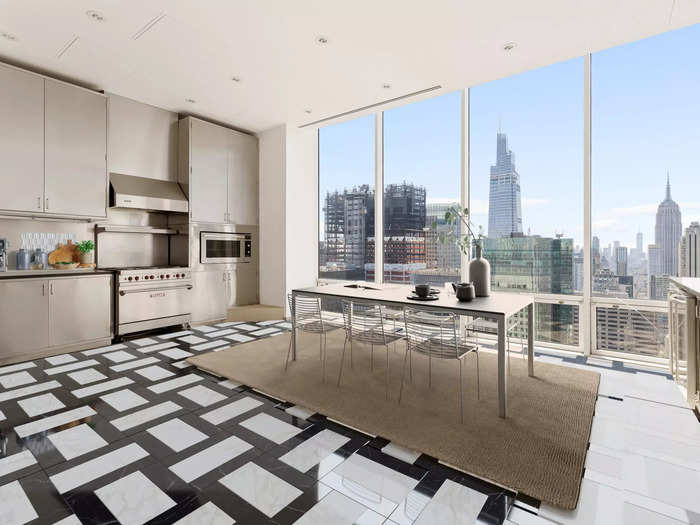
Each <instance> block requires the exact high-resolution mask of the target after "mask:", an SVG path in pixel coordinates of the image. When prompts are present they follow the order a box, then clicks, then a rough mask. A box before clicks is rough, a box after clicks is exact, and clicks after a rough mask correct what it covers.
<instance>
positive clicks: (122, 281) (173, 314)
mask: <svg viewBox="0 0 700 525" xmlns="http://www.w3.org/2000/svg"><path fill="white" fill-rule="evenodd" d="M113 271H114V272H115V279H114V280H115V287H114V289H115V295H114V297H115V300H114V303H115V308H114V311H115V315H114V333H115V335H116V336H117V337H121V336H123V335H126V334H131V333H134V332H141V331H144V330H153V329H155V328H161V327H164V326H173V325H185V326H187V325H189V323H190V322H191V320H192V287H193V285H192V274H191V272H190V269H189V268H186V267H182V266H157V267H139V268H114V269H113Z"/></svg>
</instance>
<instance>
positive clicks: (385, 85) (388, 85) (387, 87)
mask: <svg viewBox="0 0 700 525" xmlns="http://www.w3.org/2000/svg"><path fill="white" fill-rule="evenodd" d="M382 87H383V88H384V89H391V84H389V83H388V82H386V83H384V84H382Z"/></svg>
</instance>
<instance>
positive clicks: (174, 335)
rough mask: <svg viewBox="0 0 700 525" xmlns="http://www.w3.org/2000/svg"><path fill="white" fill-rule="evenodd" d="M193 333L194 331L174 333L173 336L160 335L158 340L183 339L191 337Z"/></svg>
mask: <svg viewBox="0 0 700 525" xmlns="http://www.w3.org/2000/svg"><path fill="white" fill-rule="evenodd" d="M191 333H192V330H181V331H179V332H173V333H171V334H164V335H159V336H158V339H176V338H178V337H182V336H184V335H190V334H191Z"/></svg>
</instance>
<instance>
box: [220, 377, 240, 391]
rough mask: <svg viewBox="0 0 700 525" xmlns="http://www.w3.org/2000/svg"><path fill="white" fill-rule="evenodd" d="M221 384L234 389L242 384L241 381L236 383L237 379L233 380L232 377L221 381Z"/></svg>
mask: <svg viewBox="0 0 700 525" xmlns="http://www.w3.org/2000/svg"><path fill="white" fill-rule="evenodd" d="M219 386H222V387H224V388H228V389H229V390H233V389H234V388H238V387H239V386H242V385H241V384H240V383H236V382H235V381H231V380H230V379H225V380H224V381H219Z"/></svg>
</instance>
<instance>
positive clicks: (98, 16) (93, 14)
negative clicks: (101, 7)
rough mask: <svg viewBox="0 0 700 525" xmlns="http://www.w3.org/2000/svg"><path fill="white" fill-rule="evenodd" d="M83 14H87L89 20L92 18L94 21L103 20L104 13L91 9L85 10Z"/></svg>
mask: <svg viewBox="0 0 700 525" xmlns="http://www.w3.org/2000/svg"><path fill="white" fill-rule="evenodd" d="M85 14H86V15H87V16H88V18H89V19H90V20H93V21H95V22H104V21H105V17H104V15H103V14H102V13H100V12H99V11H93V10H90V11H85Z"/></svg>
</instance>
